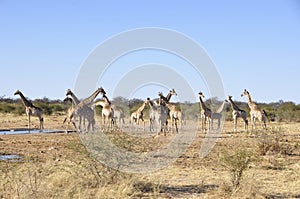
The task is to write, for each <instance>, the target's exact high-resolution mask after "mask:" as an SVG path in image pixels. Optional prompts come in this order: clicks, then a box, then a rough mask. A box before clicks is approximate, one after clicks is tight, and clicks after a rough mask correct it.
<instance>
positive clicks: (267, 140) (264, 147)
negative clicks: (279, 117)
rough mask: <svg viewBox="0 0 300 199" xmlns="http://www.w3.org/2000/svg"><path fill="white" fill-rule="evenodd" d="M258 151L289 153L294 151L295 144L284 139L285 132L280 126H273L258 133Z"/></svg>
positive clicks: (261, 153) (260, 153)
mask: <svg viewBox="0 0 300 199" xmlns="http://www.w3.org/2000/svg"><path fill="white" fill-rule="evenodd" d="M257 135H258V136H257V153H258V154H259V155H266V154H282V155H289V154H292V153H293V150H294V148H295V146H292V145H291V144H289V143H288V141H287V140H286V139H284V134H283V132H282V130H281V129H280V128H271V129H268V130H267V131H261V132H259V133H258V134H257Z"/></svg>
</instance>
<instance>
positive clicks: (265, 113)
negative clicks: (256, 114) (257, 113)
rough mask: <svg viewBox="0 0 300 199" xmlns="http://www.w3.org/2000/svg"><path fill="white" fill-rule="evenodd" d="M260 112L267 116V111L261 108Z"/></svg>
mask: <svg viewBox="0 0 300 199" xmlns="http://www.w3.org/2000/svg"><path fill="white" fill-rule="evenodd" d="M262 112H263V114H264V115H265V116H266V117H268V114H267V112H266V111H265V110H264V109H263V110H262Z"/></svg>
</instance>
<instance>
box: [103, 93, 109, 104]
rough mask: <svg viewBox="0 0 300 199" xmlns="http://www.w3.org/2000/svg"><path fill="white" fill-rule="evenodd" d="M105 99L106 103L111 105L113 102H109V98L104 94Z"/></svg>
mask: <svg viewBox="0 0 300 199" xmlns="http://www.w3.org/2000/svg"><path fill="white" fill-rule="evenodd" d="M103 98H104V100H105V102H106V103H108V104H111V102H110V101H109V99H108V97H107V96H106V95H105V94H103Z"/></svg>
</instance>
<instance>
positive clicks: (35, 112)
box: [14, 90, 44, 131]
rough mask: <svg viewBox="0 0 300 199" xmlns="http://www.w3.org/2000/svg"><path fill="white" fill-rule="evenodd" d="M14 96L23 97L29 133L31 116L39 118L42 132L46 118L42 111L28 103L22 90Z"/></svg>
mask: <svg viewBox="0 0 300 199" xmlns="http://www.w3.org/2000/svg"><path fill="white" fill-rule="evenodd" d="M14 95H19V96H20V97H21V100H22V103H23V104H24V106H25V111H26V114H27V116H28V131H30V116H35V117H38V118H39V121H40V130H42V129H43V128H44V118H43V112H42V109H40V108H39V107H36V106H34V105H33V104H32V103H31V102H30V101H28V100H27V99H26V98H25V96H24V95H23V94H22V92H21V91H20V90H17V91H16V92H15V93H14Z"/></svg>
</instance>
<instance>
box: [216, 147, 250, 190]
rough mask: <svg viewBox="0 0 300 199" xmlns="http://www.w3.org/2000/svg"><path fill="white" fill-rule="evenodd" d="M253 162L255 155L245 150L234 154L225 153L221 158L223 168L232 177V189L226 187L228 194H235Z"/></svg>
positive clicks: (239, 150)
mask: <svg viewBox="0 0 300 199" xmlns="http://www.w3.org/2000/svg"><path fill="white" fill-rule="evenodd" d="M252 160H253V153H252V152H249V151H247V150H245V149H238V150H236V151H233V152H228V151H224V152H223V154H222V157H221V158H220V161H221V164H222V166H224V167H225V168H226V169H227V170H228V171H229V172H230V175H231V188H230V187H229V186H225V185H224V187H226V190H227V192H231V193H235V192H236V191H237V190H238V188H239V186H240V183H241V179H242V177H243V174H244V172H245V170H246V169H248V168H249V164H250V163H251V161H252Z"/></svg>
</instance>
